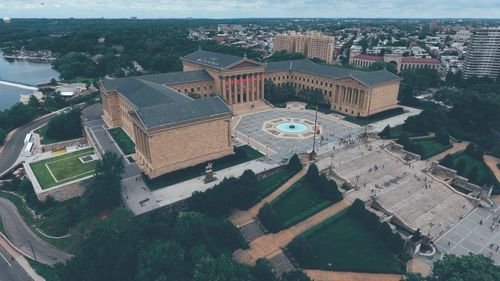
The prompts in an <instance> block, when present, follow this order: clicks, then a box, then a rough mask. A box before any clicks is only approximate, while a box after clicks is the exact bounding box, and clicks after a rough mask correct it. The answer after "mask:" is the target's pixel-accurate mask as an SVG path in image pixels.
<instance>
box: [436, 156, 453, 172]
mask: <svg viewBox="0 0 500 281" xmlns="http://www.w3.org/2000/svg"><path fill="white" fill-rule="evenodd" d="M439 164H441V165H443V166H445V167H448V168H453V156H451V154H449V153H448V154H446V156H445V157H444V158H443V159H442V160H441V161H440V162H439Z"/></svg>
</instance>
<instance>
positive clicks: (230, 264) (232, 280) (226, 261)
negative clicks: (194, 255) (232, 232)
mask: <svg viewBox="0 0 500 281" xmlns="http://www.w3.org/2000/svg"><path fill="white" fill-rule="evenodd" d="M192 280H193V281H206V280H217V281H257V280H256V279H255V278H254V277H253V276H252V274H251V271H250V267H249V266H247V265H243V264H241V263H238V262H236V261H235V260H233V259H232V258H231V257H228V256H225V255H222V256H220V257H218V258H212V257H209V256H207V257H203V258H202V259H201V260H200V262H198V263H197V264H196V265H195V267H194V272H193V278H192Z"/></svg>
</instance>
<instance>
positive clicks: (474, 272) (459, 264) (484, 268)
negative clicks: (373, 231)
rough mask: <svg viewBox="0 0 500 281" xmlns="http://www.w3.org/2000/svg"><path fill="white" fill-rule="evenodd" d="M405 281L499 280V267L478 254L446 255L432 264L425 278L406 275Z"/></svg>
mask: <svg viewBox="0 0 500 281" xmlns="http://www.w3.org/2000/svg"><path fill="white" fill-rule="evenodd" d="M406 277H407V278H406V279H404V280H405V281H410V280H411V281H425V280H426V281H438V280H439V281H493V280H500V267H499V266H497V265H495V264H494V263H493V260H491V259H490V258H487V257H485V256H483V255H480V254H468V255H463V256H455V255H449V254H446V255H444V257H443V258H442V259H441V260H438V261H436V262H434V265H433V269H432V273H431V275H430V276H428V277H427V278H424V277H422V276H420V275H419V274H411V273H408V274H407V275H406Z"/></svg>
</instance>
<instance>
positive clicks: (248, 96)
mask: <svg viewBox="0 0 500 281" xmlns="http://www.w3.org/2000/svg"><path fill="white" fill-rule="evenodd" d="M248 79H250V74H246V75H245V96H246V99H247V100H246V101H247V102H249V101H252V99H251V98H250V89H249V88H250V83H249V82H248Z"/></svg>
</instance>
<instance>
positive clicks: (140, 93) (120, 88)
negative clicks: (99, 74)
mask: <svg viewBox="0 0 500 281" xmlns="http://www.w3.org/2000/svg"><path fill="white" fill-rule="evenodd" d="M139 77H140V76H139ZM139 77H127V78H120V79H106V80H104V81H102V82H101V83H102V86H103V87H104V89H106V91H117V92H119V93H120V94H121V95H123V96H124V97H125V98H127V99H128V100H129V101H130V102H131V103H132V104H133V105H135V106H136V107H138V108H141V107H148V106H152V105H156V104H163V103H174V102H180V101H186V100H191V98H189V97H187V96H185V95H183V94H180V93H178V92H176V91H175V90H173V89H170V88H168V87H165V86H163V85H160V84H157V83H154V82H150V81H146V80H142V79H140V78H139Z"/></svg>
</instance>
